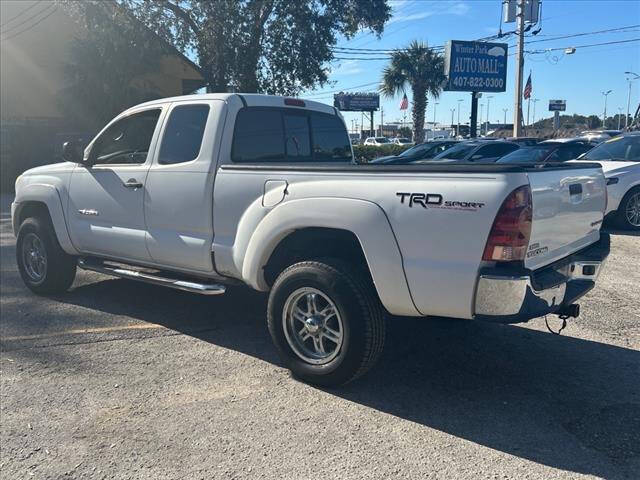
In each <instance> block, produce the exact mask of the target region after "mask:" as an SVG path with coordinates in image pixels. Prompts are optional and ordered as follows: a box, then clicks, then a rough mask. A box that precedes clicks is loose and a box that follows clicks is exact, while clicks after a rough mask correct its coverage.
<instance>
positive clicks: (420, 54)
mask: <svg viewBox="0 0 640 480" xmlns="http://www.w3.org/2000/svg"><path fill="white" fill-rule="evenodd" d="M444 80H445V77H444V59H443V58H442V55H440V54H439V53H437V52H435V51H434V50H432V49H430V48H429V47H428V46H427V45H426V44H425V43H422V42H418V41H416V40H414V41H413V42H411V44H410V45H409V47H407V48H406V49H404V50H398V51H395V52H394V53H393V54H392V55H391V63H390V64H389V66H387V67H386V68H385V69H384V70H383V72H382V84H381V85H380V91H381V92H382V94H383V95H385V96H387V97H395V96H397V95H400V94H405V93H406V90H407V88H408V87H411V93H412V96H413V111H412V116H413V132H414V136H413V140H414V141H415V142H416V143H420V142H422V141H424V116H425V113H426V110H427V103H428V100H427V95H429V94H431V95H432V96H433V97H434V98H438V97H439V96H440V92H441V91H442V85H443V82H444Z"/></svg>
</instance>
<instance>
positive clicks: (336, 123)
mask: <svg viewBox="0 0 640 480" xmlns="http://www.w3.org/2000/svg"><path fill="white" fill-rule="evenodd" d="M311 132H312V134H313V156H314V158H313V159H314V160H315V161H316V162H336V161H337V162H345V161H347V162H349V161H351V143H350V142H349V136H348V135H347V130H346V129H345V128H344V124H343V123H342V121H341V120H340V118H338V117H337V116H335V115H329V114H323V113H317V112H312V113H311Z"/></svg>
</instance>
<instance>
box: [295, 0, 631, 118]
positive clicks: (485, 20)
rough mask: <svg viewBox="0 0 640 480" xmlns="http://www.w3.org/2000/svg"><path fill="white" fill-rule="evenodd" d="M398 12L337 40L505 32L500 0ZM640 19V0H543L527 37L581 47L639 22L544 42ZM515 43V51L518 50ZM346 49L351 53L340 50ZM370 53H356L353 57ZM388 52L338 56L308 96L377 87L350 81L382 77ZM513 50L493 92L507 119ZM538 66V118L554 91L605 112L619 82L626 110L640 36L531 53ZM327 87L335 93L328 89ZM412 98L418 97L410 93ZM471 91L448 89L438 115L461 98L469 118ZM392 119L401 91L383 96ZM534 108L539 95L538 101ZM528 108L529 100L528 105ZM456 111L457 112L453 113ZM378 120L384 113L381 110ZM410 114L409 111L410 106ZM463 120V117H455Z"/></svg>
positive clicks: (620, 103)
mask: <svg viewBox="0 0 640 480" xmlns="http://www.w3.org/2000/svg"><path fill="white" fill-rule="evenodd" d="M391 4H392V6H393V17H392V19H391V20H390V21H389V22H388V23H387V25H386V27H385V31H384V33H383V35H382V36H381V38H380V39H377V38H376V36H375V35H373V34H369V33H361V34H358V35H356V36H355V37H354V38H352V39H351V40H346V39H341V40H340V41H339V42H338V47H351V48H369V49H377V48H381V49H383V48H384V49H390V48H402V47H404V46H406V45H407V44H408V43H409V42H410V41H411V40H414V39H417V40H422V41H424V42H427V43H428V44H429V45H442V44H444V43H445V42H446V41H447V40H473V39H476V38H481V37H486V36H489V35H494V34H496V33H497V32H498V27H499V21H500V10H501V0H447V1H439V0H398V1H392V2H391ZM638 24H640V1H638V0H606V1H604V0H598V1H595V0H594V1H585V0H544V1H543V5H542V31H541V32H540V33H539V34H538V35H537V36H535V37H531V38H528V39H527V40H529V41H534V40H535V41H537V42H536V43H535V44H533V43H531V44H529V45H525V50H534V49H535V50H538V49H540V50H542V49H546V48H556V47H570V46H575V47H579V46H580V45H586V44H593V43H603V42H611V41H618V40H626V39H632V38H640V27H636V28H632V29H629V30H627V31H624V32H615V33H602V34H597V35H588V36H580V37H574V38H567V39H561V40H551V41H544V42H540V40H544V39H546V38H552V37H556V36H561V35H569V34H574V33H582V32H592V31H597V30H605V29H611V28H617V27H627V26H631V25H638ZM514 28H515V24H513V23H509V24H503V31H511V30H514ZM497 41H508V43H509V45H514V44H515V38H514V36H513V35H512V36H509V37H506V39H504V40H497ZM514 51H515V49H510V50H509V52H510V53H512V52H514ZM340 56H341V57H343V56H346V55H342V54H341V55H340ZM363 56H364V55H359V54H354V55H353V57H363ZM387 63H388V62H387V61H386V60H336V61H334V62H333V63H332V64H331V75H330V77H329V78H330V80H331V82H335V83H332V84H330V85H327V86H325V87H323V88H321V89H316V90H314V91H313V92H305V93H302V94H301V97H307V98H310V99H315V100H318V101H321V102H324V103H328V104H332V103H333V96H332V95H333V93H332V92H334V91H336V90H345V91H347V90H351V91H354V90H355V91H373V90H376V85H371V86H366V87H362V88H355V89H352V88H350V87H353V86H358V85H364V84H369V83H373V82H379V80H380V78H381V72H382V69H383V68H384V66H385V65H386V64H387ZM514 65H515V62H514V57H513V56H510V57H509V65H508V73H507V90H506V92H504V93H496V94H492V95H493V98H492V99H491V100H490V112H489V114H490V120H491V121H492V122H496V121H500V122H502V120H503V118H504V112H503V109H504V108H507V109H508V112H507V121H508V122H511V121H512V120H513V103H514V91H513V89H514V82H515V77H514V75H515V74H514ZM529 70H532V72H533V73H532V81H533V95H532V98H538V99H539V102H538V103H537V107H536V119H539V118H542V117H548V116H550V114H549V112H548V111H547V110H548V101H549V99H551V98H553V99H555V98H557V99H565V100H566V101H567V113H568V114H572V113H580V114H587V115H588V114H596V115H600V116H601V115H602V111H603V106H604V99H603V98H604V97H603V96H602V94H601V91H603V90H605V91H606V90H612V93H611V94H610V95H609V97H608V101H607V115H613V114H615V113H618V107H622V108H623V112H624V113H626V107H627V94H628V83H627V82H626V79H625V78H626V76H625V75H624V72H625V71H633V72H636V73H638V74H640V42H633V43H627V44H619V45H605V46H596V47H591V48H577V50H576V52H575V53H574V54H573V55H564V54H563V52H562V50H561V51H555V52H550V53H540V54H535V55H529V54H528V55H526V57H525V81H526V76H527V75H528V73H529ZM325 92H328V93H325ZM408 95H409V100H411V96H410V93H408ZM486 95H487V94H486V93H485V94H483V98H481V99H480V101H479V104H483V105H484V107H483V120H484V119H485V118H486ZM470 96H471V94H470V93H467V92H443V93H442V94H441V96H440V98H439V99H438V100H437V102H438V103H439V104H438V105H437V107H436V118H437V121H438V122H444V123H450V122H451V109H452V108H456V106H457V104H458V102H457V100H458V99H463V100H464V101H463V102H461V104H460V105H461V112H460V121H461V123H464V122H467V121H468V118H469V113H470V108H471V104H470ZM639 101H640V81H636V82H635V83H634V84H633V87H632V92H631V105H632V107H631V110H632V113H633V111H634V103H635V105H636V106H637V104H638V102H639ZM381 105H382V106H383V108H384V118H385V122H387V121H395V120H401V117H402V112H401V111H400V109H399V105H400V98H395V99H384V98H381ZM433 114H434V110H433V100H431V99H430V101H429V106H428V107H427V115H426V117H427V120H428V121H432V120H433ZM531 114H533V103H532V104H531ZM524 115H525V116H526V104H525V106H524ZM344 116H345V119H346V121H347V125H348V127H349V128H351V125H352V123H351V120H352V119H353V120H354V122H357V123H360V118H361V117H360V113H357V114H356V113H349V112H345V114H344ZM454 116H455V115H454ZM375 119H376V124H378V123H379V120H380V114H379V112H377V113H376V116H375ZM407 121H410V112H409V111H407ZM454 121H457V118H456V119H454Z"/></svg>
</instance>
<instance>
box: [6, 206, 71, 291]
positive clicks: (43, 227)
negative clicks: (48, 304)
mask: <svg viewBox="0 0 640 480" xmlns="http://www.w3.org/2000/svg"><path fill="white" fill-rule="evenodd" d="M42 258H43V259H44V260H42ZM16 260H17V262H18V270H19V271H20V276H21V277H22V280H23V281H24V283H25V285H26V286H27V287H28V288H29V289H30V290H31V291H32V292H34V293H37V294H49V293H61V292H65V291H67V290H68V289H69V287H70V286H71V284H72V283H73V280H74V279H75V276H76V259H75V258H74V257H73V256H71V255H69V254H67V253H66V252H65V251H64V250H62V247H60V244H59V243H58V239H57V238H56V235H55V232H54V230H53V225H51V221H50V220H49V219H43V218H38V217H30V218H27V219H26V220H25V221H24V222H22V225H20V229H19V230H18V240H17V242H16Z"/></svg>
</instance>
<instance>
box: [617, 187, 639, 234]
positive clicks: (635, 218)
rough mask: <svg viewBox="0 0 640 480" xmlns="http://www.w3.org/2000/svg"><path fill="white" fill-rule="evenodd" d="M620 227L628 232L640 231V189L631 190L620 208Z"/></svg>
mask: <svg viewBox="0 0 640 480" xmlns="http://www.w3.org/2000/svg"><path fill="white" fill-rule="evenodd" d="M617 217H618V225H619V226H620V227H621V228H624V229H627V230H640V187H634V188H632V189H631V190H629V191H628V192H627V193H626V195H625V196H624V197H623V198H622V201H621V202H620V206H619V207H618V213H617Z"/></svg>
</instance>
